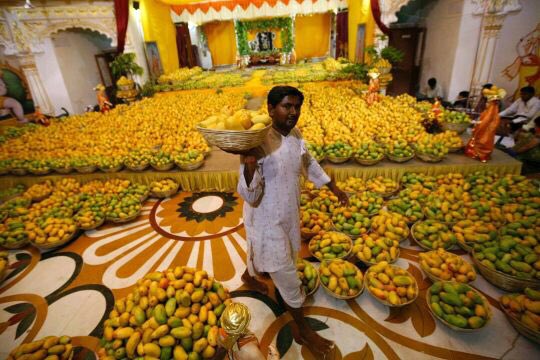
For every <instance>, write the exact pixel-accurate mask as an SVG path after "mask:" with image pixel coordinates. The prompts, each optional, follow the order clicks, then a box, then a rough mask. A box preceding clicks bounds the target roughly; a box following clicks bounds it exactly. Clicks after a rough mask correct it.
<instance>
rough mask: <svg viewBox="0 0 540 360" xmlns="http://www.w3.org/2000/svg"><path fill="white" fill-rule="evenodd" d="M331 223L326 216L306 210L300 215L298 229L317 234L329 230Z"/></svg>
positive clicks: (315, 211)
mask: <svg viewBox="0 0 540 360" xmlns="http://www.w3.org/2000/svg"><path fill="white" fill-rule="evenodd" d="M331 228H332V221H331V220H330V216H328V214H326V213H323V212H320V211H317V210H313V209H308V210H304V211H302V212H301V214H300V229H301V230H302V231H304V232H311V233H318V232H319V231H321V230H330V229H331Z"/></svg>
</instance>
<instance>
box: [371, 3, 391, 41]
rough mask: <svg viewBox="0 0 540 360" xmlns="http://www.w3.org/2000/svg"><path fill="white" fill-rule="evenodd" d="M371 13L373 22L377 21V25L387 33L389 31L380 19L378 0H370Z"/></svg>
mask: <svg viewBox="0 0 540 360" xmlns="http://www.w3.org/2000/svg"><path fill="white" fill-rule="evenodd" d="M371 14H372V15H373V18H374V19H375V23H377V26H378V27H379V29H380V30H381V31H382V33H383V34H385V35H388V34H389V33H390V29H388V27H387V26H386V25H385V24H384V22H383V21H382V19H381V8H380V6H379V0H371Z"/></svg>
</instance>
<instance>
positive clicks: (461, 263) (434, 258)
mask: <svg viewBox="0 0 540 360" xmlns="http://www.w3.org/2000/svg"><path fill="white" fill-rule="evenodd" d="M418 255H419V257H420V267H421V268H422V270H424V271H425V272H427V273H429V274H431V275H433V276H434V277H436V278H438V279H440V280H443V281H456V282H459V283H468V282H471V281H474V280H475V279H476V272H475V271H474V268H473V267H472V265H471V264H469V263H468V262H467V261H465V260H463V258H462V257H461V256H458V255H456V254H452V253H450V252H448V251H446V250H444V249H442V248H438V249H437V250H433V251H429V252H421V253H419V254H418Z"/></svg>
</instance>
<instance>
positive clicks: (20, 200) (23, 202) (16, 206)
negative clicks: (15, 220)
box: [0, 196, 31, 217]
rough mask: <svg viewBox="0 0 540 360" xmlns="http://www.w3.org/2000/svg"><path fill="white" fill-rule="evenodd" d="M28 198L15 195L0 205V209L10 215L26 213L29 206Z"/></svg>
mask: <svg viewBox="0 0 540 360" xmlns="http://www.w3.org/2000/svg"><path fill="white" fill-rule="evenodd" d="M30 203H31V201H30V199H29V198H27V197H24V196H17V197H15V198H13V199H10V200H8V201H6V202H5V203H3V204H1V205H0V211H2V212H4V213H6V214H7V215H8V216H10V217H15V216H21V215H23V214H26V213H27V209H28V207H29V206H30Z"/></svg>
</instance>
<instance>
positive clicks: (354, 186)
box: [337, 176, 366, 193]
mask: <svg viewBox="0 0 540 360" xmlns="http://www.w3.org/2000/svg"><path fill="white" fill-rule="evenodd" d="M337 186H338V187H339V188H340V189H341V190H343V191H346V192H351V193H356V192H360V191H364V190H365V189H366V184H365V182H364V180H362V179H361V178H356V177H354V176H350V177H348V178H347V179H345V181H338V182H337Z"/></svg>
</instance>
